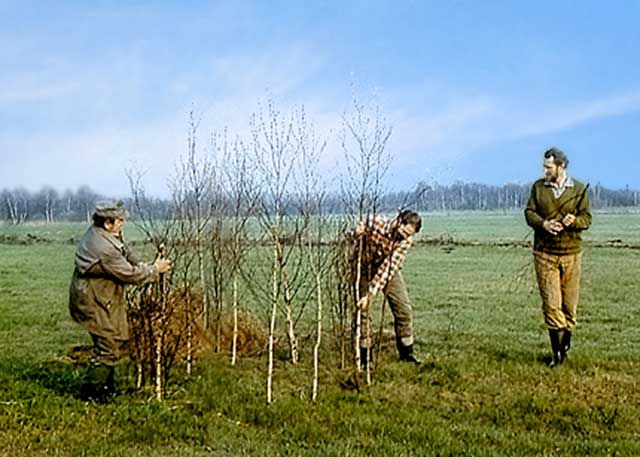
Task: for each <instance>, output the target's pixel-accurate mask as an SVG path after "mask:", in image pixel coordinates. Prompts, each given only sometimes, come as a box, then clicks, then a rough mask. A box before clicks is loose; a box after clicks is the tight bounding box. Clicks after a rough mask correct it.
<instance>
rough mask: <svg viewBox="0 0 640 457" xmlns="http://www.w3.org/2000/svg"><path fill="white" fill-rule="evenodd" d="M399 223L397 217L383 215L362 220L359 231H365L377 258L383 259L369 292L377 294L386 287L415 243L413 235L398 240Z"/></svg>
mask: <svg viewBox="0 0 640 457" xmlns="http://www.w3.org/2000/svg"><path fill="white" fill-rule="evenodd" d="M398 225H399V220H398V219H397V218H394V219H387V218H386V217H383V216H375V217H370V218H369V219H367V220H366V221H362V222H360V224H358V228H357V229H356V232H357V233H363V234H364V236H365V242H366V243H369V244H372V245H373V247H374V249H375V255H376V257H377V258H382V259H383V261H382V263H381V264H380V266H379V267H378V269H377V270H376V273H375V275H374V276H373V279H372V280H371V281H370V282H369V293H370V294H371V295H372V296H375V295H376V294H377V293H378V292H379V291H380V290H382V289H384V288H385V287H386V285H387V284H388V282H389V280H390V279H391V278H392V277H393V275H394V274H395V273H396V271H398V270H399V269H400V267H401V266H402V263H403V262H404V259H405V257H406V256H407V252H408V251H409V248H410V247H411V245H412V244H413V236H410V237H408V238H405V239H402V240H398V239H396V238H394V235H395V229H396V227H397V226H398Z"/></svg>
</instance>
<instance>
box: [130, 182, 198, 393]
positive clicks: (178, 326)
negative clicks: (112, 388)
mask: <svg viewBox="0 0 640 457" xmlns="http://www.w3.org/2000/svg"><path fill="white" fill-rule="evenodd" d="M127 174H128V177H129V183H130V187H131V193H132V201H133V207H132V208H131V209H132V213H133V215H134V216H135V217H134V220H135V221H136V222H135V223H136V224H137V225H138V227H139V229H140V230H141V231H142V232H143V233H144V234H145V235H146V239H147V242H148V243H150V244H151V245H152V246H153V248H154V250H155V251H156V253H157V254H156V255H157V256H162V257H166V258H170V259H171V260H172V263H173V269H172V270H171V272H170V273H168V274H164V275H162V277H161V279H160V281H159V282H158V283H154V284H147V285H143V286H139V287H134V288H132V289H130V290H129V291H128V293H127V303H128V306H129V318H130V322H131V327H132V328H131V336H132V341H131V347H132V351H131V356H132V359H133V360H134V361H135V362H136V366H137V380H136V385H137V387H138V388H142V387H143V385H144V384H145V383H147V382H150V383H152V384H153V386H154V394H155V398H156V399H158V400H162V399H163V398H164V396H165V393H166V386H167V383H168V380H169V374H170V370H171V367H172V366H173V363H174V362H175V361H176V360H185V361H187V371H188V372H189V373H190V372H191V363H192V353H193V347H194V337H193V335H194V328H196V327H197V326H198V324H197V319H196V316H197V307H198V306H199V305H200V302H201V301H202V297H200V296H198V293H197V291H196V290H194V288H193V287H192V281H191V279H190V278H191V276H192V273H191V270H192V266H193V259H194V255H193V254H192V253H191V252H190V249H189V245H188V244H186V243H184V238H183V233H184V227H183V223H184V221H183V220H181V219H180V218H179V217H177V214H176V211H175V210H173V211H170V212H168V213H167V214H165V216H164V217H162V219H161V220H160V221H158V220H156V218H155V217H154V215H153V209H152V208H153V206H154V205H153V202H152V199H150V198H148V197H147V195H146V193H145V189H144V186H143V184H142V177H143V173H141V172H136V171H129V172H128V173H127Z"/></svg>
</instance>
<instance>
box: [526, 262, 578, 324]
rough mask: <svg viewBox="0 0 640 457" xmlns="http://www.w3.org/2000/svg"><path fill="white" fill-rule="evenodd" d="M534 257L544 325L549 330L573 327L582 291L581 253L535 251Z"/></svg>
mask: <svg viewBox="0 0 640 457" xmlns="http://www.w3.org/2000/svg"><path fill="white" fill-rule="evenodd" d="M533 257H534V263H535V268H536V276H537V278H538V287H539V288H540V297H541V298H542V311H543V313H544V323H545V325H546V326H547V328H548V329H550V330H560V329H564V328H566V329H569V330H573V329H574V328H575V326H576V309H577V307H578V299H579V294H580V276H581V273H582V253H578V254H568V255H553V254H547V253H544V252H538V251H536V252H534V253H533Z"/></svg>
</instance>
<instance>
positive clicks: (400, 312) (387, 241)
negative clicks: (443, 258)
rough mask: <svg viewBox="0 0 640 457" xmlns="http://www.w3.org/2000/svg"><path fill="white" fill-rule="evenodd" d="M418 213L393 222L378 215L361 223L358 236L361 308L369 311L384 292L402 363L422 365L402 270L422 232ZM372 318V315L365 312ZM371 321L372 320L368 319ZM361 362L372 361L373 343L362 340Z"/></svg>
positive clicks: (403, 215) (401, 214)
mask: <svg viewBox="0 0 640 457" xmlns="http://www.w3.org/2000/svg"><path fill="white" fill-rule="evenodd" d="M421 227H422V220H421V219H420V216H419V215H418V213H416V212H414V211H409V210H405V211H402V212H400V214H398V216H397V217H395V218H394V219H387V218H385V217H382V216H376V217H372V218H369V219H367V220H366V221H362V222H360V224H358V226H357V228H356V230H355V234H356V235H357V236H358V237H362V238H361V239H362V240H363V242H364V245H363V248H364V249H363V250H362V252H363V255H362V268H361V269H362V274H361V278H362V279H361V287H360V289H361V291H362V292H361V298H360V301H359V302H358V307H359V308H360V309H361V310H362V311H366V310H368V308H369V305H370V304H371V303H372V302H373V300H374V298H375V297H376V295H377V294H378V292H380V291H382V292H383V293H384V294H385V296H386V298H387V301H388V302H389V307H390V308H391V312H392V313H393V318H394V327H395V333H396V344H397V346H398V352H399V353H400V360H402V361H406V362H413V363H416V364H419V363H421V362H420V360H419V359H418V358H417V357H416V356H415V355H414V353H413V311H412V309H411V302H410V301H409V294H408V293H407V286H406V284H405V282H404V278H403V277H402V272H401V271H400V270H401V267H402V263H403V262H404V259H405V257H406V256H407V252H408V251H409V248H410V247H411V245H412V244H413V235H415V234H416V233H418V232H419V231H420V228H421ZM366 314H367V315H368V317H367V318H368V319H370V313H366ZM369 322H370V320H369ZM360 345H361V360H362V361H363V363H366V361H367V360H368V359H369V355H370V354H369V352H370V351H369V346H370V341H369V339H368V338H366V337H364V338H362V339H361V344H360Z"/></svg>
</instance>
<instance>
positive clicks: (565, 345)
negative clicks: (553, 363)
mask: <svg viewBox="0 0 640 457" xmlns="http://www.w3.org/2000/svg"><path fill="white" fill-rule="evenodd" d="M560 346H561V350H562V351H563V352H564V354H565V357H566V355H567V352H569V349H571V330H569V329H568V328H565V329H564V335H563V338H562V339H561V340H560Z"/></svg>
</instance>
